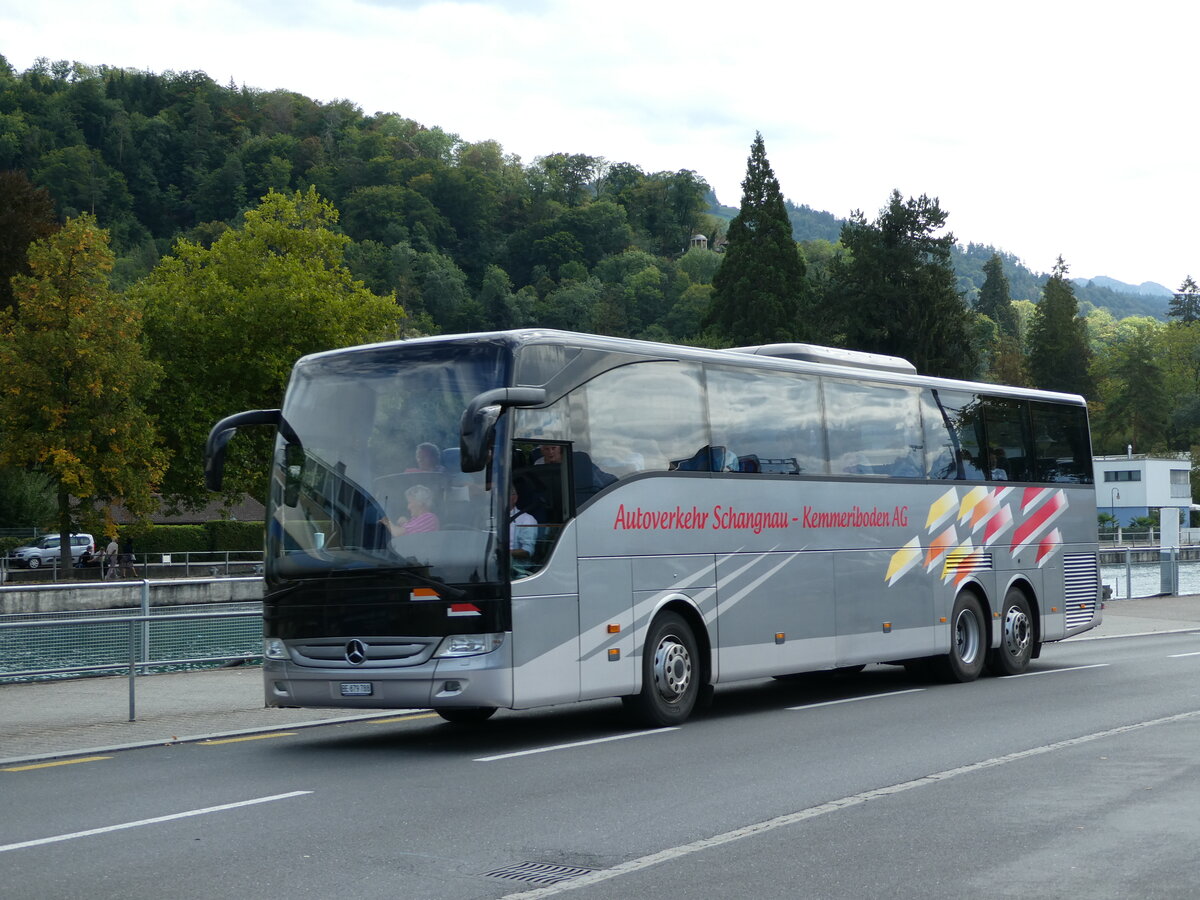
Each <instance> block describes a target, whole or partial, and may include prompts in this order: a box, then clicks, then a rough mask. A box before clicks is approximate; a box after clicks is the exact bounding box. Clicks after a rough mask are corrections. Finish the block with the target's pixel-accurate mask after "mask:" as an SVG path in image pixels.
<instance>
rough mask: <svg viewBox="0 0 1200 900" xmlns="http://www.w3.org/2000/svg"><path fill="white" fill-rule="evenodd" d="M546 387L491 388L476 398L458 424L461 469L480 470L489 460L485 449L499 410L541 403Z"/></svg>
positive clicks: (488, 445) (543, 399)
mask: <svg viewBox="0 0 1200 900" xmlns="http://www.w3.org/2000/svg"><path fill="white" fill-rule="evenodd" d="M545 402H546V390H545V388H526V387H521V388H494V389H492V390H490V391H484V392H483V393H482V394H480V395H478V396H477V397H475V398H474V399H473V400H472V401H471V402H470V403H468V404H467V408H466V409H465V410H464V411H463V417H462V423H461V425H460V426H459V438H458V447H459V456H460V457H461V459H460V466H461V467H462V470H463V471H464V472H479V471H481V470H482V469H483V468H484V467H485V466H486V465H487V463H488V448H489V447H490V446H491V445H492V436H493V435H494V434H495V431H496V422H497V420H498V419H499V418H500V413H501V412H503V410H504V409H505V408H506V407H509V406H541V405H542V404H544V403H545Z"/></svg>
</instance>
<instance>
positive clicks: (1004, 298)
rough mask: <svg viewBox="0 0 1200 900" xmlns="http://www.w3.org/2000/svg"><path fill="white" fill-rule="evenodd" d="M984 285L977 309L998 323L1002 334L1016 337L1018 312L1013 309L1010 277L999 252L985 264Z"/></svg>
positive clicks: (977, 302) (980, 292)
mask: <svg viewBox="0 0 1200 900" xmlns="http://www.w3.org/2000/svg"><path fill="white" fill-rule="evenodd" d="M983 274H984V278H983V287H981V288H980V289H979V299H978V300H976V301H975V311H976V312H980V313H983V314H984V315H985V316H987V317H988V318H990V319H991V320H992V321H993V322H995V323H996V327H997V328H999V329H1000V334H1001V336H1009V337H1015V336H1016V333H1017V314H1016V312H1014V311H1013V307H1012V297H1010V296H1009V292H1008V278H1007V277H1006V276H1005V274H1004V261H1003V260H1002V259H1001V258H1000V254H999V253H993V254H992V258H991V259H989V260H988V261H987V262H986V263H984V264H983Z"/></svg>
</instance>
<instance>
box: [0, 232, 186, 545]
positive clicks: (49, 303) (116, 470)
mask: <svg viewBox="0 0 1200 900" xmlns="http://www.w3.org/2000/svg"><path fill="white" fill-rule="evenodd" d="M112 265H113V256H112V252H111V251H110V250H109V247H108V234H107V232H105V231H103V230H102V229H100V228H98V227H97V226H96V220H95V219H94V218H93V217H92V216H90V215H86V214H85V215H81V216H79V217H78V218H75V219H69V220H68V221H67V223H66V225H64V226H63V228H62V229H61V230H60V231H58V232H56V233H54V234H53V235H51V236H49V237H47V238H43V239H42V240H40V241H37V242H35V243H34V244H33V245H32V246H31V247H30V250H29V268H30V274H29V275H20V276H17V277H16V278H15V279H14V282H13V286H14V289H15V292H16V295H17V299H18V301H19V302H20V304H21V316H20V318H19V319H18V318H17V317H16V316H15V315H14V314H13V313H12V311H11V310H4V311H0V371H2V372H4V379H3V383H2V384H0V389H2V391H3V393H2V394H0V434H3V436H4V439H3V442H2V443H0V465H11V466H22V467H27V468H31V469H35V470H37V471H40V472H43V473H45V474H46V475H47V476H49V478H50V479H51V481H52V482H53V485H54V489H55V493H56V497H57V513H56V519H57V523H58V528H59V533H60V535H61V536H62V542H61V547H62V564H63V565H64V566H70V565H71V550H70V546H71V544H70V539H69V537H68V535H69V534H70V533H71V532H72V531H76V530H78V529H77V528H76V527H75V526H76V525H77V524H79V523H80V522H88V521H91V520H93V519H94V517H95V512H94V510H93V508H92V506H91V505H90V504H85V503H80V504H78V505H72V498H75V499H77V500H81V501H83V500H88V501H93V502H95V501H98V502H100V503H104V504H109V503H111V501H113V500H120V501H121V503H122V504H123V505H124V506H125V507H126V508H128V509H129V510H131V511H132V512H134V513H139V514H141V513H146V512H149V510H150V509H151V507H152V505H153V501H152V498H151V491H152V490H153V488H154V487H155V486H156V485H157V483H158V481H159V479H160V478H161V477H162V474H163V470H164V468H165V461H166V457H165V454H164V453H163V451H162V449H161V447H160V446H159V441H158V438H157V432H156V429H155V427H154V423H153V420H152V419H151V418H150V416H149V415H148V413H147V411H146V407H145V400H146V398H147V396H148V395H149V394H150V392H151V390H152V388H153V386H154V382H155V378H156V377H157V375H158V367H157V366H155V365H153V364H152V363H151V362H149V361H148V360H147V358H146V355H145V353H144V351H143V349H142V345H141V315H140V313H139V311H138V309H137V307H136V306H135V305H134V304H133V303H131V302H129V301H128V300H127V299H126V298H124V297H122V296H121V295H119V294H115V293H114V292H113V291H112V290H111V288H110V287H109V284H108V272H109V271H111V269H112ZM109 524H111V523H109Z"/></svg>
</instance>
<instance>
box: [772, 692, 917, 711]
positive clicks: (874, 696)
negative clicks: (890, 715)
mask: <svg viewBox="0 0 1200 900" xmlns="http://www.w3.org/2000/svg"><path fill="white" fill-rule="evenodd" d="M924 690H925V688H909V689H908V690H906V691H888V692H887V693H884V694H866V695H864V696H862V697H847V698H845V699H844V700H826V701H825V702H824V703H806V704H805V705H804V706H788V707H786V708H787V709H789V710H794V709H817V708H818V707H821V706H837V705H838V704H839V703H857V702H858V701H859V700H878V699H879V698H881V697H899V696H900V695H901V694H919V693H921V692H922V691H924Z"/></svg>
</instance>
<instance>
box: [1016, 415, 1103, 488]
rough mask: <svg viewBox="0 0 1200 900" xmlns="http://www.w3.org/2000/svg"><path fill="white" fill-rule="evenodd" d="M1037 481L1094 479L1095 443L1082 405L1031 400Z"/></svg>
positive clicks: (1086, 480)
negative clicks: (1058, 404)
mask: <svg viewBox="0 0 1200 900" xmlns="http://www.w3.org/2000/svg"><path fill="white" fill-rule="evenodd" d="M1029 408H1030V413H1031V415H1032V417H1033V440H1034V449H1035V452H1036V454H1037V460H1036V463H1035V468H1036V478H1037V480H1038V481H1071V482H1076V483H1079V484H1091V483H1092V445H1091V438H1090V436H1089V434H1088V425H1087V410H1085V409H1084V408H1083V407H1082V406H1056V405H1054V404H1052V403H1037V402H1033V403H1030V404H1029Z"/></svg>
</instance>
